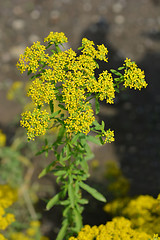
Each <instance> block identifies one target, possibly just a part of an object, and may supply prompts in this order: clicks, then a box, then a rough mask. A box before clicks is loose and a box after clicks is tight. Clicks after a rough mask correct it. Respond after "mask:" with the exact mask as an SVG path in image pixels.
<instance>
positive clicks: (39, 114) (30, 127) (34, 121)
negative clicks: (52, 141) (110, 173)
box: [20, 108, 50, 140]
mask: <svg viewBox="0 0 160 240" xmlns="http://www.w3.org/2000/svg"><path fill="white" fill-rule="evenodd" d="M49 120H50V118H49V113H48V112H47V111H46V110H39V109H36V108H35V109H34V110H33V112H30V111H26V112H24V113H22V120H21V121H20V124H21V126H22V127H25V128H26V129H27V135H28V140H31V139H32V140H34V137H35V136H40V135H44V134H45V133H46V130H47V128H48V124H49Z"/></svg>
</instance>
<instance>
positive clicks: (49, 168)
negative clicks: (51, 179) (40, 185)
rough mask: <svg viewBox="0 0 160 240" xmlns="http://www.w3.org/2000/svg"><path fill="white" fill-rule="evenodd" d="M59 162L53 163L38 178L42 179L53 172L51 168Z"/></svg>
mask: <svg viewBox="0 0 160 240" xmlns="http://www.w3.org/2000/svg"><path fill="white" fill-rule="evenodd" d="M56 163H57V161H54V162H52V163H50V164H49V165H48V166H47V167H45V168H44V169H43V170H42V172H41V173H40V174H39V175H38V178H41V177H43V176H45V175H46V174H47V173H48V172H50V171H51V168H52V167H54V166H55V165H56Z"/></svg>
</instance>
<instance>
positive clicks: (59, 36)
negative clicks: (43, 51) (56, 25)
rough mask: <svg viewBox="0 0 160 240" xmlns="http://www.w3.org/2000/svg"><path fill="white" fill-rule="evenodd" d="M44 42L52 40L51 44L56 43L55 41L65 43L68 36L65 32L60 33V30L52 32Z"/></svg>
mask: <svg viewBox="0 0 160 240" xmlns="http://www.w3.org/2000/svg"><path fill="white" fill-rule="evenodd" d="M44 42H50V44H54V43H58V44H60V43H65V42H67V37H66V36H65V34H64V33H63V32H61V33H58V32H54V33H53V32H50V33H49V35H48V37H46V38H45V39H44Z"/></svg>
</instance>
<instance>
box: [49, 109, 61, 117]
mask: <svg viewBox="0 0 160 240" xmlns="http://www.w3.org/2000/svg"><path fill="white" fill-rule="evenodd" d="M60 112H61V110H58V111H56V112H54V113H52V114H51V115H50V118H54V117H55V116H57V115H58V114H59V113H60Z"/></svg>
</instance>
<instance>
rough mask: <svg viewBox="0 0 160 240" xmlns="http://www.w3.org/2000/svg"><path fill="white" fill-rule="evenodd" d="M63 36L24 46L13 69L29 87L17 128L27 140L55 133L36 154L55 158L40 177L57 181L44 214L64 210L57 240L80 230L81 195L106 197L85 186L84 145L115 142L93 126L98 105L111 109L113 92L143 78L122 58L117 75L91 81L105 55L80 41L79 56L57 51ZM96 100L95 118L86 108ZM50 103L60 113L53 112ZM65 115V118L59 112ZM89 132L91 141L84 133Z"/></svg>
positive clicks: (111, 134)
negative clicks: (29, 103) (55, 208)
mask: <svg viewBox="0 0 160 240" xmlns="http://www.w3.org/2000/svg"><path fill="white" fill-rule="evenodd" d="M67 41H68V40H67V37H66V36H65V34H64V33H58V32H51V33H50V34H49V35H48V37H46V38H45V39H44V42H45V43H46V45H42V44H41V43H40V42H36V43H33V45H32V46H31V47H27V48H26V49H25V51H24V54H22V55H20V58H19V61H18V63H17V68H18V69H19V71H20V72H21V73H23V72H24V71H28V75H30V74H31V77H30V81H31V84H30V87H29V90H28V96H29V97H30V98H31V100H32V102H33V104H34V109H33V111H28V110H27V111H25V112H24V113H22V119H21V122H20V124H21V126H22V127H25V128H26V130H27V134H28V140H35V138H36V137H38V136H40V135H45V134H46V132H47V131H48V130H51V129H52V128H55V127H56V128H58V134H57V138H56V140H54V141H53V143H52V144H48V141H47V139H46V140H45V146H44V147H43V149H42V150H41V151H39V154H41V153H43V152H47V153H48V151H49V150H53V152H54V156H55V159H54V160H53V162H52V163H51V164H49V165H48V166H47V167H46V168H45V169H43V171H42V172H41V173H40V175H39V177H43V176H44V175H46V174H47V173H48V172H50V173H53V174H54V175H55V176H56V177H57V183H59V184H60V192H59V193H57V194H56V195H55V196H53V198H52V199H50V200H49V201H48V203H47V206H46V208H47V210H49V209H51V208H52V207H53V206H54V205H56V204H59V205H61V206H62V207H63V213H62V214H63V222H62V227H61V229H60V231H59V233H58V236H57V238H56V240H63V239H64V238H65V239H66V240H67V239H69V237H70V236H71V235H73V234H74V233H78V232H79V231H80V229H81V228H82V225H83V224H82V211H83V208H84V207H83V205H85V204H87V203H88V201H87V200H86V199H84V198H83V197H82V190H85V191H87V192H89V193H90V194H91V195H92V196H93V197H95V198H96V199H97V200H100V201H102V202H105V201H106V199H105V197H104V196H103V195H102V194H101V193H99V192H98V191H97V190H95V189H94V188H92V187H90V186H88V185H87V184H86V183H84V181H86V179H87V178H88V177H89V173H88V164H87V161H88V160H89V159H91V158H92V157H93V153H92V152H91V149H90V147H89V145H88V141H91V142H94V143H97V144H99V145H103V144H105V143H111V142H113V141H114V131H113V130H110V129H108V130H106V129H105V124H104V121H102V123H101V124H100V123H98V122H97V120H96V118H95V114H98V113H99V109H100V105H99V101H103V100H105V101H106V103H109V104H113V103H114V99H115V95H116V92H119V89H120V88H121V86H122V87H123V86H124V87H128V86H129V87H131V88H134V89H137V88H138V89H139V90H141V88H143V87H146V86H147V83H146V82H145V80H144V73H143V72H142V71H141V70H140V69H139V68H138V67H137V65H136V64H135V63H134V62H131V60H129V59H126V60H125V62H124V64H123V66H122V67H119V68H118V70H113V69H111V70H110V72H109V71H107V70H104V71H103V72H101V73H100V74H99V75H98V77H97V78H96V77H95V70H96V69H97V68H99V65H98V63H97V60H100V61H104V62H106V64H107V62H108V57H107V54H108V50H107V48H106V47H105V46H104V45H103V44H101V45H97V46H95V44H94V42H93V41H90V40H88V39H86V38H83V39H82V46H81V47H80V48H78V49H79V50H80V51H81V52H80V54H79V55H77V53H76V52H75V51H73V50H72V49H71V48H70V49H67V50H64V51H62V48H63V43H65V42H67ZM91 99H95V103H96V104H95V105H96V109H95V113H94V110H93V108H92V105H91V101H90V100H91ZM54 102H58V103H59V104H58V107H59V108H60V109H59V110H57V111H55V106H54V105H55V104H54ZM64 112H65V113H64ZM90 132H94V133H95V134H96V136H95V137H93V136H91V135H90V134H89V133H90Z"/></svg>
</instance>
